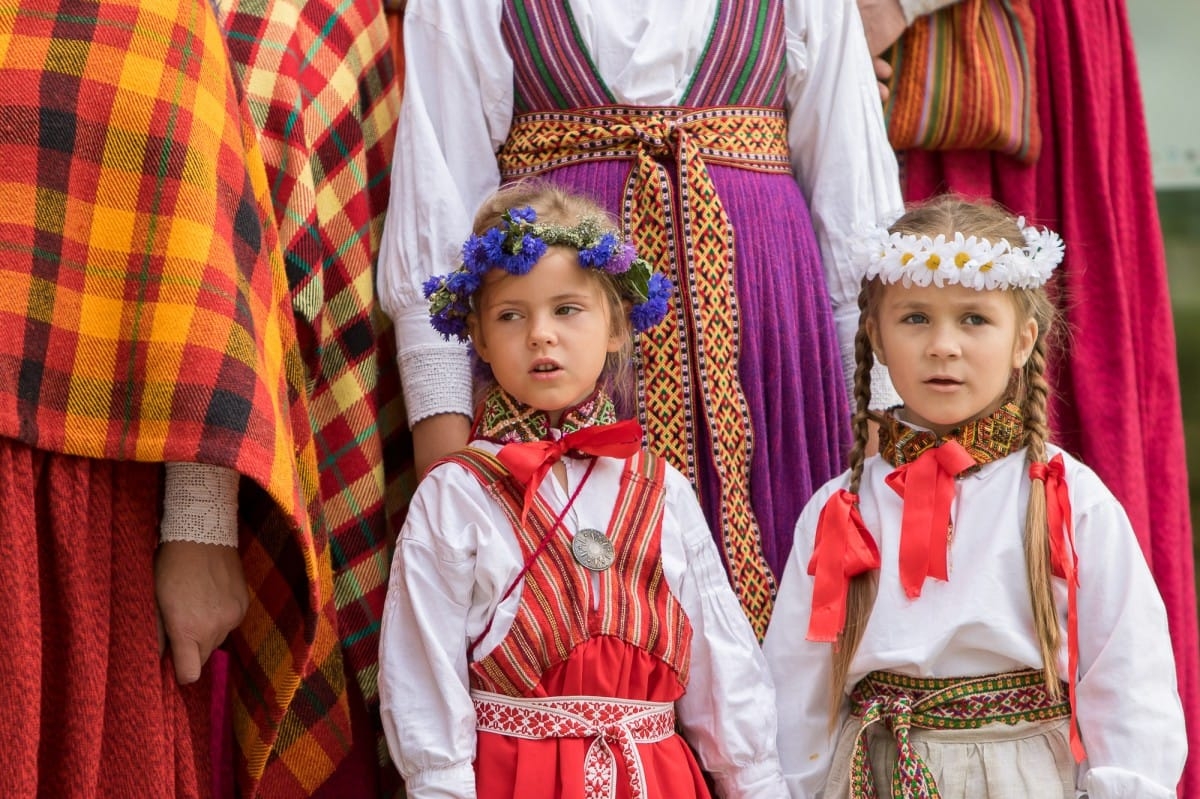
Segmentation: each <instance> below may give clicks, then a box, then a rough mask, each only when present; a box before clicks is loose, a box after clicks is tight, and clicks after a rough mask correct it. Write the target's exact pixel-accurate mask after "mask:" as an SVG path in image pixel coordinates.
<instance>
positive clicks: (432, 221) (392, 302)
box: [378, 0, 513, 424]
mask: <svg viewBox="0 0 1200 799" xmlns="http://www.w3.org/2000/svg"><path fill="white" fill-rule="evenodd" d="M404 50H405V62H406V67H405V76H404V101H403V102H402V103H401V105H400V119H399V122H398V125H397V131H396V144H395V150H394V152H393V159H392V176H391V177H392V181H391V198H390V200H389V205H388V213H387V217H386V219H385V221H384V230H383V239H382V241H381V243H380V253H379V266H378V286H379V298H380V303H381V304H382V306H383V309H384V311H385V312H386V313H387V314H388V316H390V317H391V319H392V321H393V323H394V325H395V330H396V348H397V358H398V361H399V367H400V375H401V380H402V386H403V389H404V401H405V407H406V408H407V409H408V419H409V423H410V424H415V423H416V422H419V421H420V420H422V419H424V418H426V417H429V416H433V415H435V414H439V413H461V414H463V415H465V416H470V415H471V414H472V406H471V370H470V367H469V363H468V357H467V349H466V347H465V345H463V344H461V343H459V342H457V341H446V340H444V339H443V338H442V337H441V335H440V334H438V333H437V332H436V331H435V330H434V329H433V328H432V327H431V326H430V324H429V314H428V309H429V304H428V302H427V301H426V300H425V297H424V293H423V291H422V287H423V285H424V283H425V281H426V280H427V279H428V278H429V277H430V276H431V275H434V274H444V273H446V272H449V271H452V270H453V269H455V268H457V266H458V263H459V257H460V256H459V252H460V250H459V248H460V247H461V245H462V242H463V241H464V240H465V239H466V238H467V236H469V235H470V233H471V225H472V221H473V219H474V216H475V211H476V209H477V208H478V207H479V205H480V204H481V203H482V201H483V200H484V199H485V198H486V197H487V196H488V195H489V194H490V193H491V192H493V191H495V189H496V188H497V186H499V183H500V173H499V167H498V166H497V164H496V158H495V153H496V151H497V149H498V148H499V146H500V144H501V143H502V142H503V141H504V138H505V137H506V136H507V132H508V128H509V126H510V125H511V122H512V102H513V98H512V91H513V89H512V60H511V59H510V58H509V56H508V53H507V51H506V50H505V48H504V42H503V39H502V38H501V34H500V4H499V3H498V2H487V3H484V2H482V1H481V0H473V1H472V2H470V3H467V2H446V1H445V0H410V2H409V3H408V6H407V9H406V12H405V17H404Z"/></svg>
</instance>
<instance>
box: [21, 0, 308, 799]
mask: <svg viewBox="0 0 1200 799" xmlns="http://www.w3.org/2000/svg"><path fill="white" fill-rule="evenodd" d="M0 81H2V85H3V87H4V88H3V102H2V103H0V287H2V289H0V435H4V436H8V437H10V438H13V439H18V440H21V441H24V442H26V443H28V444H29V445H31V446H34V447H38V448H42V449H46V450H51V451H58V452H63V453H69V454H74V455H81V456H86V457H95V458H106V459H114V460H138V461H148V462H155V461H201V462H206V463H215V464H220V465H224V466H228V467H231V468H234V469H236V470H237V471H239V472H240V473H241V474H242V475H243V476H244V477H245V478H247V480H245V481H244V485H246V486H247V488H246V489H245V490H243V491H242V497H241V510H242V511H243V521H244V524H245V527H244V529H245V530H247V531H249V532H244V533H243V536H242V550H243V564H244V568H245V574H246V579H247V582H248V584H249V586H250V590H251V605H250V608H249V610H248V612H247V614H246V619H245V621H244V622H243V624H242V626H241V627H240V629H239V630H238V631H237V632H236V633H235V634H234V635H233V636H231V638H232V643H233V649H234V653H235V661H236V662H237V664H238V667H239V668H240V669H242V671H243V678H242V679H239V680H237V681H236V684H237V691H236V694H235V696H234V712H235V716H236V717H240V718H243V719H246V720H248V723H246V724H242V725H239V727H240V729H241V730H242V731H243V732H242V733H241V740H240V744H241V747H242V749H243V751H244V752H245V754H246V765H245V773H244V774H243V775H242V776H243V781H242V787H243V792H244V793H245V794H246V795H253V794H254V793H255V789H256V785H257V782H258V779H259V777H260V776H261V774H262V771H263V769H264V768H265V766H266V762H267V759H268V756H269V755H270V753H271V752H272V750H273V748H274V747H276V744H277V740H276V739H277V737H278V730H279V726H280V722H281V719H282V718H283V714H284V711H285V709H286V708H287V707H288V706H289V705H290V704H291V701H292V697H293V695H294V694H295V693H296V691H297V687H298V686H299V684H300V680H301V677H302V676H303V675H305V674H306V673H308V671H309V670H310V661H311V659H312V656H311V649H312V644H313V641H314V637H315V636H316V635H317V631H318V629H319V628H320V627H321V626H322V625H330V624H332V621H331V614H330V613H328V612H327V611H326V609H327V608H331V607H332V602H331V600H330V597H331V592H332V583H331V577H330V572H329V567H328V561H327V560H322V559H321V557H320V552H319V550H318V549H317V548H316V547H315V546H314V540H313V536H312V534H311V531H310V526H309V522H308V510H309V506H310V503H311V501H312V498H313V497H314V496H315V490H316V483H315V472H316V459H315V455H314V447H313V442H312V436H311V430H310V425H309V414H308V408H307V402H306V392H305V382H304V380H305V377H304V366H303V363H302V359H301V357H300V355H299V350H298V347H297V342H296V338H295V330H294V326H293V321H292V308H291V304H290V301H289V295H288V286H287V281H286V278H285V275H284V266H283V261H282V256H281V255H280V250H279V247H278V241H277V237H276V233H275V226H274V220H273V218H272V214H271V210H270V205H269V197H268V186H267V182H266V176H265V173H264V170H263V167H262V156H261V155H260V153H259V152H258V143H257V141H256V139H255V135H254V129H253V126H252V125H251V124H250V122H249V117H248V112H247V109H246V106H245V103H244V101H243V100H242V98H241V96H240V93H239V85H238V83H237V81H236V79H235V77H234V75H233V72H232V71H231V68H230V64H229V61H228V56H227V51H226V48H225V45H224V42H223V39H222V35H221V29H220V28H219V26H218V25H217V22H216V19H215V17H214V15H213V10H212V7H211V6H210V5H209V3H208V2H206V0H182V2H180V1H179V0H170V1H169V2H168V0H144V1H143V2H137V1H136V0H112V2H108V1H107V0H106V1H105V2H102V3H95V2H80V1H79V0H62V1H61V2H54V0H0ZM253 486H257V489H255V488H253Z"/></svg>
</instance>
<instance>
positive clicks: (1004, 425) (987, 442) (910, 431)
mask: <svg viewBox="0 0 1200 799" xmlns="http://www.w3.org/2000/svg"><path fill="white" fill-rule="evenodd" d="M945 441H957V442H958V443H959V444H961V445H962V447H963V449H965V450H966V451H967V452H968V453H970V455H971V457H972V458H974V459H975V463H976V464H977V466H976V467H975V468H972V469H968V470H967V471H966V472H964V473H963V474H970V473H971V472H974V471H975V470H976V469H977V468H978V466H982V465H984V464H986V463H991V462H992V461H995V460H1000V459H1001V458H1003V457H1004V456H1006V455H1009V454H1011V453H1013V452H1016V451H1017V450H1018V449H1020V448H1021V447H1023V446H1024V445H1025V423H1024V420H1022V418H1021V406H1020V405H1018V404H1017V403H1015V402H1008V403H1005V404H1004V405H1001V406H1000V407H999V408H997V409H996V411H995V412H994V413H992V414H991V415H989V416H985V417H983V418H981V419H976V420H975V421H973V422H968V423H967V424H965V425H963V426H962V427H958V428H955V429H954V430H951V431H950V432H949V433H947V434H946V435H944V436H938V435H936V434H935V433H933V432H931V431H929V430H917V429H914V428H912V427H910V426H908V425H907V424H905V423H904V422H902V421H901V420H899V419H897V418H896V414H895V409H894V408H893V409H891V410H889V411H887V412H886V413H884V415H883V421H882V423H881V424H880V426H879V454H880V455H881V456H882V457H883V459H884V460H885V461H887V462H888V463H890V464H892V465H893V466H903V465H904V464H906V463H909V462H911V461H913V460H916V458H917V456H919V455H920V454H921V453H922V452H924V451H925V450H927V449H929V448H930V447H936V446H939V445H940V444H942V443H943V442H945Z"/></svg>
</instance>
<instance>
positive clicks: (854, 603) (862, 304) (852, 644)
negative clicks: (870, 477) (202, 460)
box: [829, 281, 881, 729]
mask: <svg viewBox="0 0 1200 799" xmlns="http://www.w3.org/2000/svg"><path fill="white" fill-rule="evenodd" d="M880 289H881V286H880V284H879V283H878V282H875V281H872V282H870V283H867V282H864V284H863V287H862V290H861V291H859V293H858V330H857V332H855V334H854V363H855V367H854V418H853V419H852V421H851V425H852V429H853V432H854V445H853V446H852V447H851V449H850V485H849V487H848V490H849V491H850V493H851V494H854V495H856V496H857V494H858V489H859V486H860V485H861V483H862V473H863V462H864V461H865V460H866V453H867V441H868V439H869V437H870V427H869V423H870V422H871V421H878V418H879V417H878V416H877V415H876V414H875V413H873V412H872V411H871V410H870V407H871V369H872V368H873V367H874V366H875V353H874V350H873V349H872V348H871V339H870V337H869V336H868V335H867V320H868V319H870V318H871V316H872V315H873V314H874V313H875V307H876V305H877V303H878V301H879V295H880ZM878 579H879V578H878V572H875V571H868V572H864V573H862V574H859V575H857V576H855V577H853V578H852V579H851V580H850V588H849V592H848V594H847V596H846V625H845V627H843V628H842V631H841V633H839V634H838V640H837V642H836V643H835V644H834V647H833V674H832V679H831V681H830V689H831V692H832V695H831V698H832V700H833V701H832V702H831V703H830V707H831V708H833V711H832V713H831V714H830V717H829V724H830V728H831V729H832V727H833V726H834V725H835V724H836V723H837V717H838V711H837V709H838V708H839V707H840V706H841V696H842V690H843V686H845V684H846V680H847V678H848V675H849V673H850V661H852V660H853V659H854V653H855V651H856V650H857V649H858V644H859V642H860V641H862V636H863V630H865V629H866V626H867V619H868V618H869V617H870V615H871V608H872V607H873V606H874V604H875V590H876V588H877V586H878Z"/></svg>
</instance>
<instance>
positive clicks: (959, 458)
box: [884, 441, 976, 599]
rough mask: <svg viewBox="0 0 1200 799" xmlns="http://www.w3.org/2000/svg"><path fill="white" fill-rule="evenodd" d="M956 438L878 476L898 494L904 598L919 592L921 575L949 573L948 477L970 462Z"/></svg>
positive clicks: (939, 577)
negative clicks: (890, 471)
mask: <svg viewBox="0 0 1200 799" xmlns="http://www.w3.org/2000/svg"><path fill="white" fill-rule="evenodd" d="M975 465H976V464H975V459H974V458H972V457H971V454H970V453H969V452H967V450H966V449H964V448H963V446H962V444H959V443H958V442H957V441H946V442H944V443H942V444H941V445H940V446H937V447H930V448H929V449H927V450H925V451H924V452H922V453H921V455H920V456H919V457H917V459H916V460H914V461H910V462H909V463H906V464H904V465H903V466H901V467H900V468H898V469H896V470H895V471H894V472H892V473H891V474H889V475H888V476H887V478H886V479H885V480H884V482H886V483H887V484H888V486H889V487H890V488H891V489H892V490H893V491H895V492H896V493H897V494H899V495H900V496H901V497H902V498H903V499H904V515H903V516H902V517H901V519H900V585H902V586H903V587H904V593H905V594H906V595H907V596H908V598H909V599H915V598H916V597H919V596H920V595H921V586H922V585H924V583H925V578H926V577H933V578H934V579H936V580H948V579H949V578H950V574H949V568H948V566H947V550H948V549H949V547H950V505H951V503H952V502H953V501H954V478H955V477H957V476H958V475H960V474H962V473H963V472H964V471H966V470H967V469H970V468H971V467H972V466H975Z"/></svg>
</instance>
